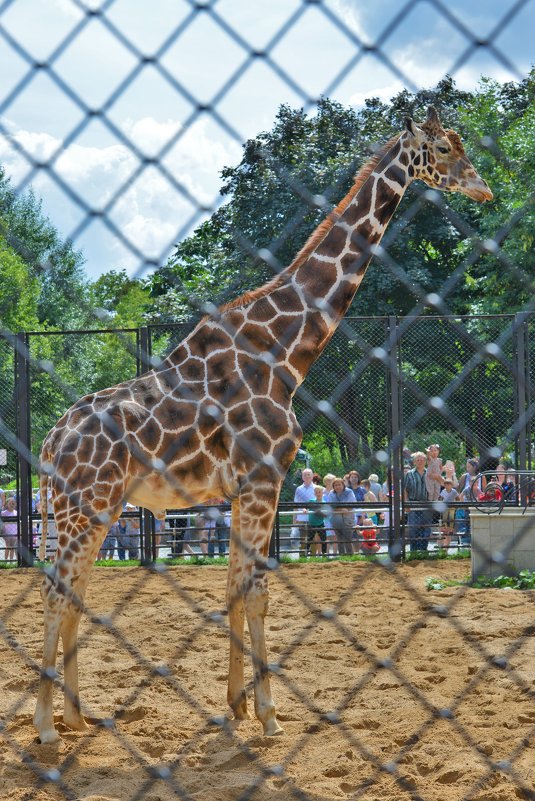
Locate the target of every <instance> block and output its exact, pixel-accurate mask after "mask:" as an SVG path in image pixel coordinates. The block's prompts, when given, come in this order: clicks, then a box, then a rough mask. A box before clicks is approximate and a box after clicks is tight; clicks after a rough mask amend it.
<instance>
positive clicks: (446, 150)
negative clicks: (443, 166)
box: [437, 145, 450, 154]
mask: <svg viewBox="0 0 535 801" xmlns="http://www.w3.org/2000/svg"><path fill="white" fill-rule="evenodd" d="M437 150H438V152H439V153H444V154H445V153H449V152H450V149H449V147H443V145H438V147H437Z"/></svg>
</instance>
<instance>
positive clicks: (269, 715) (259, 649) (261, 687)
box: [245, 574, 284, 735]
mask: <svg viewBox="0 0 535 801" xmlns="http://www.w3.org/2000/svg"><path fill="white" fill-rule="evenodd" d="M267 608H268V588H267V576H266V575H265V574H264V575H259V574H257V575H255V576H254V578H253V581H252V582H251V587H250V589H249V590H248V591H247V592H246V595H245V611H246V615H247V625H248V627H249V635H250V638H251V654H252V659H253V680H254V691H255V714H256V717H257V718H258V719H259V720H260V722H261V723H262V726H263V727H264V734H266V735H274V734H282V733H283V731H284V730H283V729H282V727H281V726H280V725H279V724H278V722H277V718H276V714H275V704H274V702H273V698H272V695H271V684H270V681H269V669H268V660H267V650H266V640H265V635H264V619H265V616H266V613H267Z"/></svg>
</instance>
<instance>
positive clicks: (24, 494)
mask: <svg viewBox="0 0 535 801" xmlns="http://www.w3.org/2000/svg"><path fill="white" fill-rule="evenodd" d="M28 342H29V337H28V334H24V333H20V334H17V335H16V347H15V397H16V404H17V408H16V426H17V439H18V442H19V453H18V457H19V458H18V471H17V477H18V487H17V495H18V500H17V509H18V512H19V533H20V548H19V563H20V564H21V565H23V566H24V567H28V566H30V567H31V565H33V550H32V546H33V542H32V464H31V451H32V444H31V428H30V362H29V359H28V352H29V351H28Z"/></svg>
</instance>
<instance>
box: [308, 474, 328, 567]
mask: <svg viewBox="0 0 535 801" xmlns="http://www.w3.org/2000/svg"><path fill="white" fill-rule="evenodd" d="M323 493H324V489H323V487H320V486H318V485H317V484H314V500H315V502H316V503H323ZM307 549H308V551H309V553H310V556H319V555H320V552H321V555H322V556H326V555H327V539H326V536H325V514H324V512H323V510H322V509H313V508H310V509H309V511H308V537H307Z"/></svg>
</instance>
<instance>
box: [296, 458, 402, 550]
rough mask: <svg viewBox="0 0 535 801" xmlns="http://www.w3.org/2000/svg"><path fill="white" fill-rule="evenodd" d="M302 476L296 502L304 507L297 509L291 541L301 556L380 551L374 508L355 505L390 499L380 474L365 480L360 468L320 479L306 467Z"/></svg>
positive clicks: (330, 474) (329, 474) (328, 474)
mask: <svg viewBox="0 0 535 801" xmlns="http://www.w3.org/2000/svg"><path fill="white" fill-rule="evenodd" d="M301 479H302V483H301V484H300V485H299V486H298V487H297V488H296V490H295V494H294V503H295V504H300V505H301V504H303V506H302V507H301V506H300V507H299V508H297V509H296V510H295V512H294V516H293V526H292V529H291V534H290V540H291V541H294V540H296V541H297V542H298V547H299V555H300V556H320V555H321V556H325V557H328V556H337V555H338V554H341V555H347V554H354V553H359V552H360V553H366V554H373V553H377V551H378V550H379V549H380V545H379V544H378V542H377V529H376V526H377V523H378V520H377V515H376V514H375V513H374V511H373V509H372V508H368V509H364V508H356V504H357V503H358V504H363V505H364V504H377V503H378V502H384V501H385V500H386V501H388V497H386V499H385V497H384V493H385V492H388V489H387V485H386V484H385V485H381V484H380V483H379V478H378V476H377V475H375V474H373V475H371V476H369V478H367V479H365V480H364V481H362V480H361V477H360V475H359V473H358V471H357V470H351V471H350V472H349V473H348V474H347V475H346V476H344V477H343V478H341V477H339V476H335V475H333V474H332V473H327V475H325V476H323V478H321V476H320V475H318V474H317V473H314V472H313V471H312V470H311V469H310V468H305V469H304V470H303V471H302V473H301ZM374 489H375V490H376V492H374ZM316 504H317V506H316ZM383 522H384V520H383Z"/></svg>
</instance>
